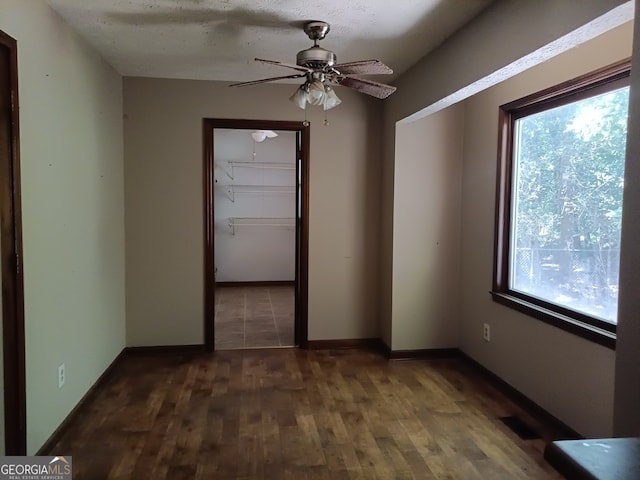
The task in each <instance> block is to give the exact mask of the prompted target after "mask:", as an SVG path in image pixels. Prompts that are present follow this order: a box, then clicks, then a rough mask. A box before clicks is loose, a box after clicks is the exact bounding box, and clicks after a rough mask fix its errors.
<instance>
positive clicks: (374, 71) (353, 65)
mask: <svg viewBox="0 0 640 480" xmlns="http://www.w3.org/2000/svg"><path fill="white" fill-rule="evenodd" d="M333 68H334V69H336V70H337V71H339V72H340V73H341V74H343V75H381V74H391V73H393V70H392V69H391V68H389V67H388V66H386V65H385V64H384V63H382V62H381V61H380V60H360V61H357V62H348V63H339V64H338V65H334V66H333Z"/></svg>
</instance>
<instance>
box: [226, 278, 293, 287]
mask: <svg viewBox="0 0 640 480" xmlns="http://www.w3.org/2000/svg"><path fill="white" fill-rule="evenodd" d="M295 284H296V282H295V281H288V280H287V281H285V280H274V281H263V282H216V288H225V287H294V286H295Z"/></svg>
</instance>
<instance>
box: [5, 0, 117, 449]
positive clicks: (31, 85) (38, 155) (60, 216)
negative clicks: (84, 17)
mask: <svg viewBox="0 0 640 480" xmlns="http://www.w3.org/2000/svg"><path fill="white" fill-rule="evenodd" d="M0 29H2V30H4V31H5V32H6V33H8V34H9V35H11V36H13V37H14V38H16V39H17V41H18V68H19V89H20V122H21V124H20V130H21V142H20V146H21V163H22V207H23V237H24V238H23V240H24V287H25V329H26V368H27V372H26V379H27V443H28V445H27V446H28V453H30V454H33V453H35V451H36V450H37V449H38V448H40V447H41V446H42V444H43V442H44V441H45V440H46V439H47V438H48V437H49V436H50V435H51V433H52V432H53V430H54V429H55V428H56V427H57V426H58V425H59V424H60V423H61V422H62V420H63V419H64V418H65V416H66V415H67V414H68V413H69V412H70V411H71V409H72V408H73V407H74V406H75V405H76V403H77V402H78V400H79V399H80V398H81V397H82V396H83V395H84V394H85V393H86V391H87V389H88V388H89V387H90V386H91V385H92V384H93V382H95V380H96V379H97V377H98V376H99V375H100V374H102V372H103V371H104V370H105V368H106V367H107V366H108V365H109V364H110V363H111V361H112V360H113V359H114V358H115V356H116V355H117V354H118V353H119V352H120V351H121V350H122V348H123V347H124V343H125V326H124V320H125V319H124V314H125V310H124V221H123V217H124V213H123V201H124V180H123V164H122V155H123V152H122V150H123V147H122V81H121V78H120V76H119V75H118V74H117V73H116V72H115V71H114V70H113V69H112V68H111V67H109V66H108V65H107V64H106V63H105V62H104V61H103V60H102V59H101V58H100V57H99V56H98V55H97V54H96V53H95V52H94V51H93V50H91V49H90V48H88V47H87V45H86V44H85V43H84V42H82V41H80V40H79V39H78V37H77V36H76V35H75V34H74V33H72V32H71V30H70V29H69V28H68V27H67V26H66V24H64V23H63V22H62V21H61V20H60V19H59V17H58V16H57V15H56V14H54V13H53V11H52V10H50V9H49V7H48V6H46V4H45V3H44V2H43V1H40V0H38V1H35V0H30V1H27V2H25V1H23V0H3V1H2V4H1V5H0ZM61 363H65V364H66V370H67V380H66V384H65V386H64V387H63V388H62V389H58V386H57V371H58V365H59V364H61Z"/></svg>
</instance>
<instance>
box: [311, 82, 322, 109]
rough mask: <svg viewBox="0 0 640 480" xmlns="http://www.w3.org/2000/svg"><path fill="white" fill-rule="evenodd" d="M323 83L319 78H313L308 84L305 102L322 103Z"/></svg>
mask: <svg viewBox="0 0 640 480" xmlns="http://www.w3.org/2000/svg"><path fill="white" fill-rule="evenodd" d="M324 97H325V92H324V84H323V83H322V82H321V81H320V80H314V81H313V82H311V83H310V84H309V93H308V95H307V102H309V104H311V105H322V104H323V103H324Z"/></svg>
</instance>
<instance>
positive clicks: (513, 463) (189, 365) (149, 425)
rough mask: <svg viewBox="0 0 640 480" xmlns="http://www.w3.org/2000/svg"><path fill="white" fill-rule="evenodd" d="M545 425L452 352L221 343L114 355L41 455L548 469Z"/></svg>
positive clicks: (98, 471)
mask: <svg viewBox="0 0 640 480" xmlns="http://www.w3.org/2000/svg"><path fill="white" fill-rule="evenodd" d="M508 415H517V416H519V417H521V418H522V419H524V420H525V421H526V422H527V424H528V425H529V426H530V427H532V428H533V429H535V430H537V431H538V433H540V434H541V435H542V437H543V438H542V439H537V440H527V441H525V440H522V439H520V438H519V437H518V436H517V435H516V434H514V433H513V432H512V431H511V430H510V429H509V428H507V427H506V426H505V425H504V424H503V423H502V422H501V421H500V420H499V418H498V417H503V416H508ZM555 434H556V432H554V431H553V430H552V429H551V428H550V427H549V426H547V425H544V424H542V423H540V422H539V421H537V420H536V419H535V418H532V417H530V416H529V415H528V414H527V413H526V412H524V411H522V410H521V409H520V408H519V407H518V406H516V405H514V404H513V403H511V402H510V401H509V400H508V399H506V398H505V397H504V396H503V395H502V394H500V393H499V392H498V391H497V390H495V389H494V388H492V387H491V386H490V385H488V384H486V383H485V382H484V380H482V379H481V378H480V377H478V376H477V375H476V374H475V373H474V370H473V368H472V367H470V366H469V365H468V364H467V363H466V362H465V361H464V360H462V359H457V358H456V359H439V360H429V361H418V360H413V361H396V362H393V361H392V362H389V361H387V360H386V359H384V358H382V357H381V356H379V355H378V354H376V353H373V352H366V351H359V350H322V351H307V350H298V349H275V350H228V351H221V352H216V353H215V354H194V355H191V356H174V357H160V356H149V357H135V356H127V357H125V358H124V359H123V361H122V362H121V363H120V364H119V365H118V366H117V367H116V372H115V375H114V376H113V377H112V379H111V380H110V381H109V382H108V383H107V384H106V387H105V388H104V389H103V390H102V391H100V392H98V394H97V395H96V396H95V397H94V398H93V400H92V401H91V402H90V403H89V404H87V405H86V408H83V409H81V410H80V414H79V415H78V416H77V417H76V419H75V421H74V422H72V424H71V427H70V429H69V430H68V431H67V432H66V434H65V435H64V436H63V437H62V438H61V440H60V441H59V442H58V444H57V445H56V446H55V448H54V449H53V451H52V452H50V453H51V454H56V455H72V456H73V469H74V477H73V478H74V479H76V480H80V479H107V478H108V479H136V480H138V479H172V480H176V479H224V480H234V479H235V480H254V479H278V480H279V479H295V480H304V479H307V480H312V479H313V480H316V479H326V480H328V479H363V480H370V479H461V480H474V479H478V480H500V479H505V480H506V479H509V480H513V479H559V478H561V477H560V476H558V475H557V474H554V473H553V470H552V469H551V467H549V466H548V465H547V464H546V463H545V462H544V460H543V458H542V451H543V448H544V446H545V444H546V442H547V441H548V440H550V439H552V438H554V436H555Z"/></svg>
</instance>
